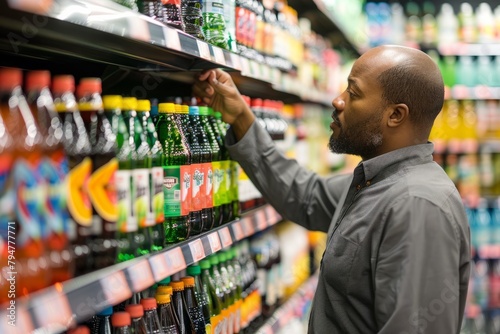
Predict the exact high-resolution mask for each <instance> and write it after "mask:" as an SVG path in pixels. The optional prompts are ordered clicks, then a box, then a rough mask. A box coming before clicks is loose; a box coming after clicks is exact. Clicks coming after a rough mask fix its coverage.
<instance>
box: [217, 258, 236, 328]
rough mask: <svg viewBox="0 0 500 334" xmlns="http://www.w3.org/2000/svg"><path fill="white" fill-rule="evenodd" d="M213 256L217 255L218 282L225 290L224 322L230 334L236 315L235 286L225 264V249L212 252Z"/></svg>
mask: <svg viewBox="0 0 500 334" xmlns="http://www.w3.org/2000/svg"><path fill="white" fill-rule="evenodd" d="M214 256H217V258H218V260H219V264H218V269H219V274H220V282H221V284H222V286H223V289H224V290H225V294H226V299H227V303H226V307H227V314H228V315H227V323H226V326H227V327H226V328H227V333H228V334H232V333H233V329H234V321H235V315H236V310H235V308H234V307H235V301H236V298H235V297H236V286H235V285H234V282H233V280H232V279H231V277H230V276H229V271H228V269H227V266H226V260H227V257H226V252H225V251H220V252H218V253H217V254H214Z"/></svg>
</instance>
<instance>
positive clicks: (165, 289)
mask: <svg viewBox="0 0 500 334" xmlns="http://www.w3.org/2000/svg"><path fill="white" fill-rule="evenodd" d="M173 291H174V290H173V289H172V287H171V286H170V285H160V286H159V287H157V288H156V294H157V295H165V294H167V295H171V294H172V293H173Z"/></svg>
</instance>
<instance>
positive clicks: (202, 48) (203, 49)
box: [196, 39, 212, 60]
mask: <svg viewBox="0 0 500 334" xmlns="http://www.w3.org/2000/svg"><path fill="white" fill-rule="evenodd" d="M196 44H197V45H198V51H199V52H200V57H201V58H203V59H207V60H212V57H211V56H210V48H209V46H208V44H207V43H205V42H203V41H200V40H199V39H197V40H196Z"/></svg>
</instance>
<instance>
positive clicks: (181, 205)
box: [156, 103, 191, 243]
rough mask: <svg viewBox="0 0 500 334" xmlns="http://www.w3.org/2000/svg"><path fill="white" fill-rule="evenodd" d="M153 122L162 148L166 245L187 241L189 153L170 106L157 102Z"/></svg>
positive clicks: (188, 231)
mask: <svg viewBox="0 0 500 334" xmlns="http://www.w3.org/2000/svg"><path fill="white" fill-rule="evenodd" d="M158 111H159V113H160V115H159V117H158V122H157V123H156V131H157V132H158V139H159V141H160V143H161V145H162V148H163V174H164V178H163V194H164V197H165V207H164V210H163V212H164V214H165V222H164V225H163V226H164V231H165V242H166V243H175V242H178V241H182V240H186V239H187V238H188V237H189V234H190V229H191V228H190V224H189V223H190V221H189V210H190V206H191V192H190V191H191V170H190V165H189V151H188V149H187V146H186V145H185V144H184V142H183V140H182V137H181V133H180V131H179V126H178V125H177V122H176V119H175V106H174V104H173V103H160V104H159V106H158Z"/></svg>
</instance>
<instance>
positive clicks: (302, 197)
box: [226, 122, 348, 232]
mask: <svg viewBox="0 0 500 334" xmlns="http://www.w3.org/2000/svg"><path fill="white" fill-rule="evenodd" d="M226 146H227V147H228V149H229V153H230V155H231V158H232V159H234V160H236V161H237V162H238V163H239V164H240V166H241V167H242V168H243V170H244V171H245V173H246V174H247V175H248V177H249V178H250V180H251V181H252V182H253V184H254V185H255V186H256V187H257V189H258V190H259V191H260V192H261V193H262V195H263V196H264V198H265V199H266V200H267V202H268V203H270V204H271V205H272V206H273V207H274V208H275V209H276V210H277V211H278V212H279V213H280V214H281V215H282V216H283V217H284V218H286V219H289V220H291V221H293V222H296V223H298V224H300V225H302V226H304V227H305V228H307V229H309V230H316V231H323V232H327V231H328V227H329V225H330V222H331V220H332V217H333V214H334V212H335V209H336V207H337V205H338V202H339V198H340V196H341V193H342V190H343V189H345V186H347V185H348V183H347V182H344V180H345V181H347V180H348V178H347V177H346V176H338V177H333V178H328V179H325V178H322V177H320V176H318V175H317V174H316V173H314V172H311V171H308V170H306V169H305V168H303V167H301V166H300V165H299V164H298V163H297V161H295V160H292V159H288V158H286V157H285V156H284V155H283V154H282V153H281V152H280V151H279V150H278V149H277V148H276V146H275V144H274V142H273V141H272V139H271V138H270V136H269V135H268V133H267V132H266V131H265V130H264V129H263V128H262V127H261V126H260V125H259V124H258V122H254V123H253V124H252V126H251V127H250V129H249V130H248V131H247V133H246V134H245V136H244V137H243V138H242V139H241V140H239V141H238V142H236V139H235V138H234V134H233V132H232V131H231V129H230V130H229V131H228V133H227V136H226ZM344 183H345V184H346V185H345V186H343V184H344Z"/></svg>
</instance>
